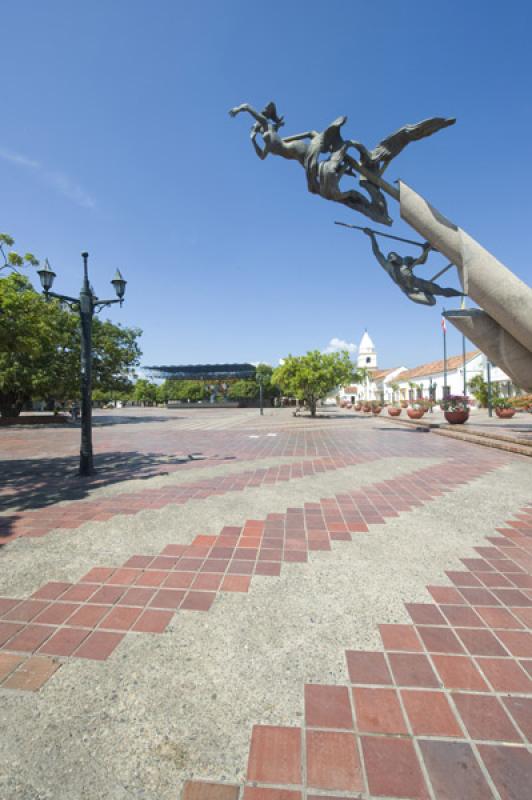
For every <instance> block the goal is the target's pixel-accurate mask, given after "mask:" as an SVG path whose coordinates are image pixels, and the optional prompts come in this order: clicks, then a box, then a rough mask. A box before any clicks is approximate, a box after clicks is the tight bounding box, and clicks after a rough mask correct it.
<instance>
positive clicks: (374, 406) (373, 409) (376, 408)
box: [371, 400, 382, 414]
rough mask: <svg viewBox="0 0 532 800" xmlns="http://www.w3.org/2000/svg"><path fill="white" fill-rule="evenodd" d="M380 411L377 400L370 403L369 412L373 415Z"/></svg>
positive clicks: (380, 407) (380, 406)
mask: <svg viewBox="0 0 532 800" xmlns="http://www.w3.org/2000/svg"><path fill="white" fill-rule="evenodd" d="M381 411H382V405H381V404H380V403H379V401H378V400H373V402H372V403H371V412H372V413H373V414H380V413H381Z"/></svg>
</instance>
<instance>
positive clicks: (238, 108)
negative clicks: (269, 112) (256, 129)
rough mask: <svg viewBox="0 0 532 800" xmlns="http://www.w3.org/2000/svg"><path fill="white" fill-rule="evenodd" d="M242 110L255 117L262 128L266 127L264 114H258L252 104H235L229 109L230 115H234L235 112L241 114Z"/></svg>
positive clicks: (266, 122) (266, 121)
mask: <svg viewBox="0 0 532 800" xmlns="http://www.w3.org/2000/svg"><path fill="white" fill-rule="evenodd" d="M243 111H247V113H248V114H251V116H252V117H253V119H256V120H257V122H258V123H259V125H261V127H263V128H264V130H266V129H267V127H268V120H267V119H266V117H265V116H264V114H259V112H258V111H255V109H254V108H253V106H250V105H249V103H242V105H240V106H235V107H234V108H232V109H231V110H230V111H229V116H230V117H236V115H237V114H241V113H242V112H243Z"/></svg>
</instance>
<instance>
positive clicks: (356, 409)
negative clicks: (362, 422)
mask: <svg viewBox="0 0 532 800" xmlns="http://www.w3.org/2000/svg"><path fill="white" fill-rule="evenodd" d="M354 408H355V411H360V410H361V408H362V403H355V406H354Z"/></svg>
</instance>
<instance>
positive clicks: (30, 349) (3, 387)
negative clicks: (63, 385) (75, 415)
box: [0, 273, 79, 417]
mask: <svg viewBox="0 0 532 800" xmlns="http://www.w3.org/2000/svg"><path fill="white" fill-rule="evenodd" d="M65 314H66V312H65V311H63V310H62V309H61V307H60V305H59V304H58V303H57V302H56V301H51V302H50V303H47V302H46V301H45V299H44V298H43V297H42V296H41V295H39V294H38V293H37V292H36V291H35V290H34V289H33V287H32V285H31V283H30V282H29V280H28V279H27V278H26V277H24V276H22V275H19V274H17V273H14V274H11V275H9V276H8V277H6V278H4V279H3V280H1V281H0V414H1V415H2V416H3V417H17V416H18V415H19V414H20V412H21V410H22V408H23V406H24V404H25V403H27V402H28V401H29V400H30V399H31V398H32V397H34V398H44V397H47V396H48V395H49V394H51V392H52V391H53V389H54V387H55V381H56V378H57V356H58V350H59V347H58V345H59V342H60V341H61V335H62V334H61V330H62V327H63V325H64V323H65V319H64V317H65ZM78 363H79V362H78ZM78 370H79V368H78Z"/></svg>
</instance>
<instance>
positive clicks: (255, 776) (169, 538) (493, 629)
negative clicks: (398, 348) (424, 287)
mask: <svg viewBox="0 0 532 800" xmlns="http://www.w3.org/2000/svg"><path fill="white" fill-rule="evenodd" d="M479 422H482V421H479ZM490 424H491V425H493V424H494V423H490ZM520 424H521V423H520ZM488 427H489V424H488ZM524 433H525V435H528V434H527V431H525V432H524ZM94 441H95V454H96V455H95V460H96V466H97V468H98V472H97V473H96V474H95V476H94V477H93V478H91V479H90V480H87V479H81V478H79V477H78V476H77V475H76V466H77V456H78V450H79V428H77V427H75V426H73V425H70V426H66V427H63V426H59V427H55V426H46V427H43V428H39V429H35V428H32V429H28V428H24V427H16V428H5V429H0V456H1V460H2V482H1V486H0V504H1V505H0V537H1V538H0V542H1V543H2V545H1V548H0V709H1V710H0V727H1V730H2V736H1V737H0V797H2V798H5V800H15V798H17V800H45V799H46V800H48V799H49V800H67V798H68V800H78V798H79V799H80V800H81V798H83V799H84V800H85V798H87V800H100V799H102V800H103V799H104V798H106V799H107V798H111V799H112V800H115V799H116V800H126V798H146V799H147V800H170V798H172V799H173V800H177V798H181V797H182V798H184V800H238V798H240V800H315V798H317V797H321V798H323V800H324V799H325V798H327V800H330V798H366V799H367V798H377V797H380V798H412V800H414V798H415V799H416V800H417V799H418V798H431V800H443V799H444V798H445V799H447V800H461V798H464V800H466V798H467V800H485V799H487V800H490V798H494V799H496V800H526V799H527V798H528V797H529V796H530V786H531V785H532V763H531V762H532V753H531V747H530V741H531V737H532V634H531V631H530V628H531V627H532V460H531V459H530V458H527V457H523V456H521V455H518V454H515V453H510V452H504V451H502V450H497V449H493V448H488V447H481V446H478V445H476V444H472V443H469V442H465V441H459V440H455V439H451V438H448V437H445V436H440V435H437V434H436V433H435V432H428V433H427V432H420V431H418V430H416V429H415V427H408V426H403V425H399V424H395V423H393V422H390V421H389V420H388V419H387V418H382V417H376V418H367V416H365V417H362V416H355V415H353V414H347V413H344V412H333V413H332V414H331V416H330V417H324V418H318V419H316V420H311V419H309V418H305V417H301V418H294V417H293V416H292V415H291V412H290V410H273V409H272V410H270V409H268V410H266V412H265V415H264V417H260V416H259V414H258V410H256V409H250V410H247V409H242V410H238V409H227V410H224V409H194V410H178V409H176V410H172V411H166V410H162V409H153V410H151V409H136V410H130V409H122V410H116V411H111V412H98V413H97V414H96V416H95V430H94Z"/></svg>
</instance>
